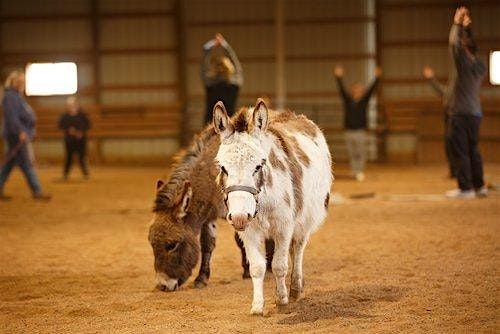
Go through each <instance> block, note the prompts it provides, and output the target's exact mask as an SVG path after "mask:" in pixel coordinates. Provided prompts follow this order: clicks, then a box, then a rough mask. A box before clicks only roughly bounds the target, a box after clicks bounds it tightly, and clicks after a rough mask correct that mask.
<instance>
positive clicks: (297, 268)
mask: <svg viewBox="0 0 500 334" xmlns="http://www.w3.org/2000/svg"><path fill="white" fill-rule="evenodd" d="M308 239H309V236H295V238H294V239H293V240H292V244H291V245H290V255H291V257H292V262H293V269H292V281H291V283H290V299H292V300H298V299H300V297H301V295H302V291H303V289H304V277H303V274H302V262H303V259H304V249H305V248H306V245H307V240H308Z"/></svg>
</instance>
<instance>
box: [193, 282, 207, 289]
mask: <svg viewBox="0 0 500 334" xmlns="http://www.w3.org/2000/svg"><path fill="white" fill-rule="evenodd" d="M206 286H207V282H204V281H194V287H195V288H196V289H203V288H204V287H206Z"/></svg>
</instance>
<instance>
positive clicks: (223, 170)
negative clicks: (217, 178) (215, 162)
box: [220, 166, 227, 175]
mask: <svg viewBox="0 0 500 334" xmlns="http://www.w3.org/2000/svg"><path fill="white" fill-rule="evenodd" d="M220 171H221V172H222V173H224V174H226V175H227V170H226V168H224V166H220Z"/></svg>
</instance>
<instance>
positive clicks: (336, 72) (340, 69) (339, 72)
mask: <svg viewBox="0 0 500 334" xmlns="http://www.w3.org/2000/svg"><path fill="white" fill-rule="evenodd" d="M333 74H334V75H335V76H336V77H339V78H341V77H343V76H344V68H343V67H342V66H341V65H336V66H335V69H334V70H333Z"/></svg>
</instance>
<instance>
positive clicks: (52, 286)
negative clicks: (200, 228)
mask: <svg viewBox="0 0 500 334" xmlns="http://www.w3.org/2000/svg"><path fill="white" fill-rule="evenodd" d="M345 171H346V169H345V168H344V169H342V167H339V172H338V173H337V176H338V179H337V181H336V183H335V186H334V191H335V192H336V193H337V194H340V195H337V196H336V197H335V198H336V200H338V201H339V202H341V203H339V204H333V205H331V206H330V210H329V216H328V220H327V221H326V223H325V224H324V226H323V227H322V229H320V230H319V231H318V232H317V233H316V234H315V235H314V236H313V237H312V238H311V241H310V244H309V246H308V248H307V249H306V253H305V277H306V290H305V297H304V298H303V299H302V300H300V301H299V302H297V303H294V304H291V305H290V306H289V308H288V309H287V310H285V311H280V312H278V310H277V309H276V307H275V306H274V304H273V301H274V296H273V292H274V281H273V279H272V277H271V276H270V275H268V277H267V278H266V283H265V285H266V303H267V304H266V308H265V309H266V314H265V316H264V317H254V316H250V315H249V310H250V302H251V291H252V287H251V282H250V281H249V280H242V279H241V268H240V264H239V263H240V255H239V251H238V249H237V247H236V245H235V244H234V240H233V231H232V229H231V228H230V226H228V225H227V224H226V223H225V222H224V221H221V222H219V239H218V244H217V248H216V250H215V253H214V258H213V262H212V265H213V266H212V277H211V280H210V283H209V286H208V287H206V288H205V289H202V290H196V289H194V288H192V280H193V279H194V277H192V278H191V280H190V281H189V282H188V283H187V284H186V285H184V286H183V287H182V288H181V289H180V291H177V292H173V293H165V292H159V291H155V290H154V275H153V266H152V261H153V258H152V251H151V249H150V246H149V244H148V241H147V231H148V227H149V221H150V219H151V217H152V215H151V212H150V208H151V206H152V196H153V188H154V186H153V185H154V182H155V181H156V179H157V178H158V177H162V176H164V175H165V174H166V169H161V168H112V167H101V168H95V169H94V170H93V175H92V176H93V177H92V179H91V180H90V181H87V182H84V181H80V179H79V175H77V174H78V173H77V171H76V170H75V172H74V174H75V175H76V176H75V177H74V181H70V182H68V183H61V182H57V181H55V179H56V178H57V176H58V174H59V169H58V168H41V169H40V174H41V177H42V181H43V184H44V185H45V187H46V189H47V190H48V191H49V192H51V193H52V194H53V195H54V199H53V200H52V201H51V202H50V203H38V202H33V201H32V200H31V198H30V197H29V193H28V189H27V187H26V185H25V184H24V180H23V178H22V176H21V174H20V173H19V172H18V171H16V172H15V174H13V175H12V177H11V179H10V181H9V183H8V185H7V188H6V192H7V193H8V194H9V195H12V196H14V199H13V200H12V201H11V202H0V249H1V253H0V263H1V266H0V291H1V296H0V332H3V333H177V332H186V333H192V332H200V333H219V332H220V333H229V332H234V333H253V332H263V333H266V332H267V333H271V332H273V333H275V332H276V333H291V332H306V331H307V332H311V333H334V332H335V333H344V332H346V333H361V332H363V333H465V332H467V333H499V332H500V326H499V314H500V312H499V299H500V298H499V297H500V294H499V288H500V280H499V268H500V257H499V246H500V242H499V241H500V233H499V232H500V195H499V194H498V192H497V193H495V194H492V195H491V196H490V197H489V198H487V199H477V200H470V201H464V200H445V199H444V198H443V197H442V196H441V194H442V193H443V192H444V191H445V190H447V189H450V188H452V187H453V185H454V184H453V182H451V181H450V180H448V179H446V178H445V169H444V167H442V166H433V167H432V166H431V167H413V166H404V167H398V166H371V167H370V169H369V171H368V173H367V180H366V181H365V182H363V183H357V182H355V181H353V180H350V179H348V178H347V177H346V176H345V175H346V173H345ZM486 174H487V176H488V178H489V180H492V181H493V182H497V183H498V182H499V181H500V179H499V175H500V165H489V166H487V167H486ZM371 192H373V193H375V197H370V196H369V195H370V194H369V193H371ZM415 194H420V195H421V196H420V197H418V196H415ZM351 196H352V197H362V198H351ZM363 197H365V198H363Z"/></svg>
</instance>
